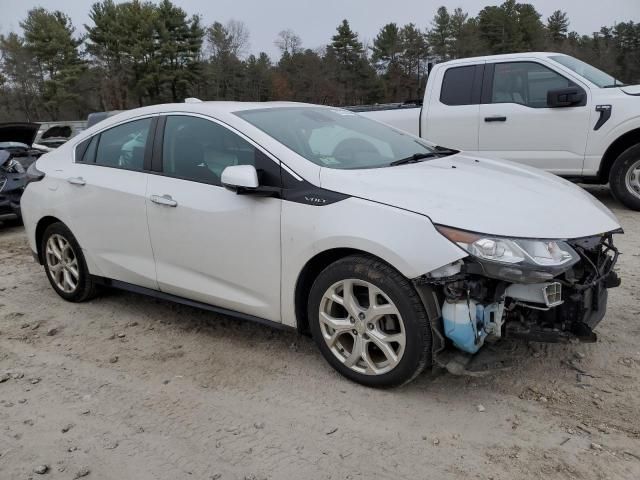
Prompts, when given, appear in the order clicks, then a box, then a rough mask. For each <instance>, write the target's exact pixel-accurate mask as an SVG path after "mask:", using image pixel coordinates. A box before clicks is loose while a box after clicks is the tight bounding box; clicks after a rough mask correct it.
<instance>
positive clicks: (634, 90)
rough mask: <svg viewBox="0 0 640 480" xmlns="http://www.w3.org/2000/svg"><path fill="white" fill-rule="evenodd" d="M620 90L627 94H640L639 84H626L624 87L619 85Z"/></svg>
mask: <svg viewBox="0 0 640 480" xmlns="http://www.w3.org/2000/svg"><path fill="white" fill-rule="evenodd" d="M620 90H622V91H623V92H624V93H626V94H627V95H633V96H635V97H638V96H640V85H628V86H626V87H620Z"/></svg>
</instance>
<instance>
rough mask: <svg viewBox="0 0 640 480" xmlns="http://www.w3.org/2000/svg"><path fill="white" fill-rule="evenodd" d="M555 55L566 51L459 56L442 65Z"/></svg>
mask: <svg viewBox="0 0 640 480" xmlns="http://www.w3.org/2000/svg"><path fill="white" fill-rule="evenodd" d="M555 55H565V54H564V53H556V52H522V53H505V54H502V55H484V56H481V57H468V58H459V59H456V60H449V61H447V62H443V63H441V64H440V65H456V64H462V63H478V62H488V61H495V60H513V59H517V60H519V59H522V58H549V57H552V56H555Z"/></svg>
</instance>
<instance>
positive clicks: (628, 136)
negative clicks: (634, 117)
mask: <svg viewBox="0 0 640 480" xmlns="http://www.w3.org/2000/svg"><path fill="white" fill-rule="evenodd" d="M634 145H640V128H635V129H633V130H630V131H628V132H626V133H624V134H623V135H620V136H619V137H618V138H617V139H616V140H615V141H614V142H613V143H612V144H611V145H609V148H607V150H606V152H605V153H604V155H603V157H602V162H601V165H600V169H599V170H598V178H599V179H600V181H602V182H603V183H607V182H608V181H609V173H610V172H611V167H612V166H613V164H614V162H615V161H616V159H617V158H618V157H619V156H620V155H621V154H622V153H623V152H624V151H626V150H627V149H629V148H631V147H633V146H634Z"/></svg>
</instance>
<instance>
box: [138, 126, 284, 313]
mask: <svg viewBox="0 0 640 480" xmlns="http://www.w3.org/2000/svg"><path fill="white" fill-rule="evenodd" d="M161 163H162V172H161V174H158V175H150V178H149V184H148V188H147V215H148V220H149V231H150V234H151V243H152V246H153V253H154V256H155V260H156V270H157V279H158V285H159V287H160V289H161V290H162V291H163V292H167V293H170V294H173V295H178V296H180V297H184V298H188V299H192V300H196V301H199V302H204V303H207V304H211V305H216V306H219V307H223V308H228V309H230V310H234V311H237V312H242V313H246V314H248V315H253V316H257V317H260V318H265V319H268V320H272V321H280V209H281V200H279V199H276V198H265V197H256V196H251V195H237V194H235V193H233V192H231V191H229V190H227V189H225V188H224V187H223V186H222V185H221V183H220V176H221V174H222V171H223V170H224V168H225V167H227V166H230V165H243V164H249V165H254V166H255V167H256V169H257V170H258V172H259V174H260V177H261V178H260V181H261V184H263V185H271V186H279V185H280V167H279V165H278V164H277V163H276V162H275V161H274V160H272V159H271V158H269V157H267V156H266V155H265V154H264V153H263V152H262V151H260V150H259V149H258V148H257V147H256V146H254V145H253V144H252V143H250V142H249V141H248V140H246V139H244V138H242V137H241V136H240V135H238V134H237V133H235V132H232V131H231V130H229V129H228V128H227V127H226V126H223V125H221V124H219V123H216V122H214V121H213V120H211V119H208V118H203V117H197V116H189V115H170V116H168V117H166V125H165V128H164V137H163V145H162V162H161Z"/></svg>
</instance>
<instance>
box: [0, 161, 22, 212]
mask: <svg viewBox="0 0 640 480" xmlns="http://www.w3.org/2000/svg"><path fill="white" fill-rule="evenodd" d="M25 185H26V175H25V174H23V173H4V172H0V216H4V215H15V216H18V217H19V216H20V198H21V197H22V194H23V192H24V188H25Z"/></svg>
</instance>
